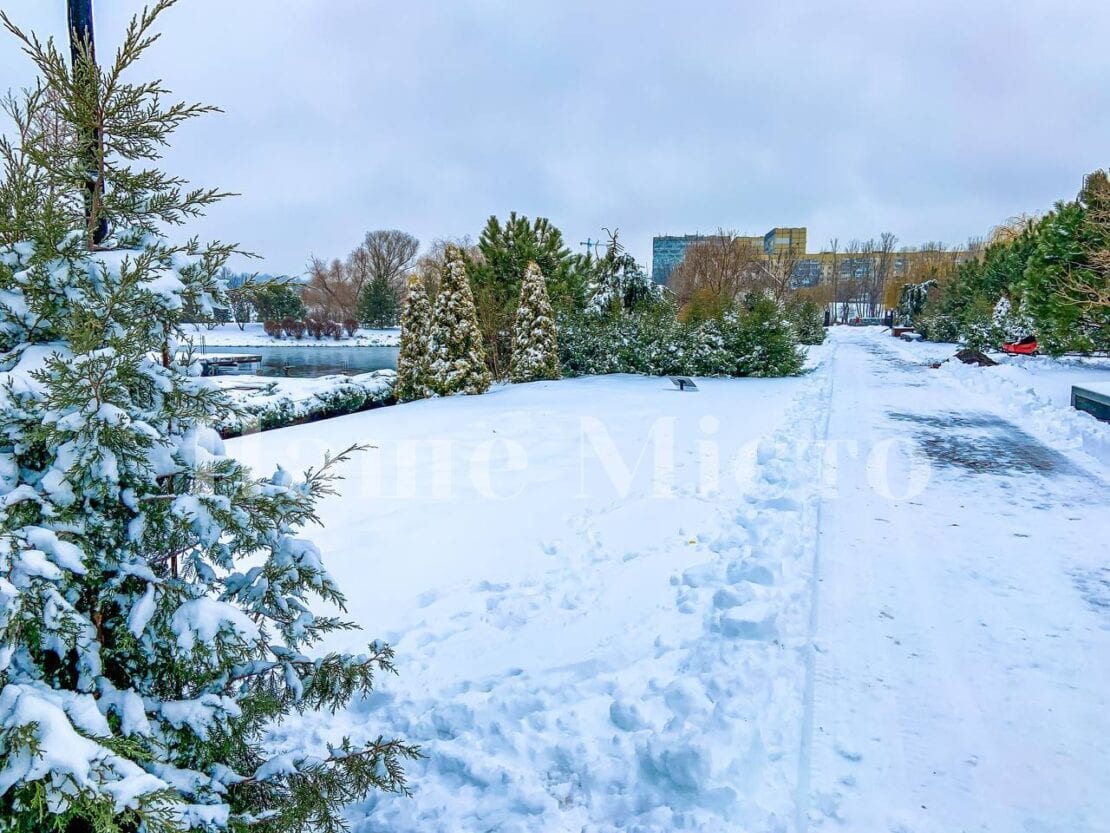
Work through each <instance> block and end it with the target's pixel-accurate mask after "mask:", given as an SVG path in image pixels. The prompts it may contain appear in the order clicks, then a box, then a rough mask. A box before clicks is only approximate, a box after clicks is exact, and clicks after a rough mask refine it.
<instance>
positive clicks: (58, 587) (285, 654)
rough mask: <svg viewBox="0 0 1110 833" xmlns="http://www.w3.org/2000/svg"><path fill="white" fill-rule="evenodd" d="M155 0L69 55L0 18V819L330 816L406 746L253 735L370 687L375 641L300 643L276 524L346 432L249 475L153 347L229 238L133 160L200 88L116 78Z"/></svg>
mask: <svg viewBox="0 0 1110 833" xmlns="http://www.w3.org/2000/svg"><path fill="white" fill-rule="evenodd" d="M169 5H170V3H169V2H165V1H164V0H163V2H159V3H156V4H155V5H154V6H153V7H152V8H150V9H149V10H147V11H144V12H143V14H142V15H141V16H140V17H138V18H136V19H135V20H134V21H133V22H132V24H131V26H130V27H129V29H128V31H127V33H126V36H125V37H124V39H123V45H122V46H121V47H120V50H119V53H118V55H117V56H116V58H115V61H114V62H113V63H112V64H111V65H110V66H108V67H106V68H105V69H103V70H101V69H96V68H95V67H91V66H90V67H89V68H88V71H87V72H86V73H79V74H77V75H76V76H75V75H74V73H73V72H72V71H71V70H70V69H69V67H68V65H67V62H66V60H65V59H64V57H63V56H62V55H61V54H60V53H59V52H58V50H57V49H56V48H55V46H54V44H53V43H52V42H49V41H48V42H46V43H43V42H40V41H39V40H37V39H35V38H34V37H32V36H25V35H23V34H22V33H21V32H20V31H19V30H18V29H17V28H16V27H15V26H14V25H13V24H11V22H10V21H8V20H7V18H4V21H5V23H6V24H7V26H8V28H9V29H10V30H11V31H12V32H13V33H14V34H15V36H16V37H18V38H19V39H20V41H21V42H22V44H23V47H24V49H25V51H26V52H27V53H28V54H29V55H30V56H31V58H32V59H33V60H34V62H35V63H36V65H37V66H38V69H39V72H40V74H41V81H40V85H39V86H38V87H37V88H36V89H34V90H33V91H32V92H31V93H30V95H29V96H28V97H27V99H26V100H25V101H24V102H22V103H21V104H20V105H19V106H18V107H13V108H12V110H13V111H14V112H15V113H16V115H17V124H16V128H15V130H13V131H12V132H11V133H10V134H9V135H11V136H14V137H15V139H13V140H11V141H8V142H5V143H0V158H2V159H3V164H4V171H3V177H4V179H3V181H2V182H0V196H3V199H4V203H3V210H2V211H0V370H3V371H4V372H5V374H6V375H5V382H4V385H3V388H2V389H0V820H2V824H0V827H2V828H3V829H4V830H12V831H19V833H30V832H31V831H40V830H47V831H64V833H85V831H96V832H97V833H116V832H117V831H118V832H120V833H140V832H141V833H169V831H185V830H205V831H211V830H223V829H227V830H232V831H247V830H259V831H267V833H271V832H272V833H276V832H277V831H308V830H312V831H316V830H324V831H332V830H337V829H339V828H341V826H342V820H341V815H340V814H341V805H342V803H343V802H344V801H348V800H351V799H355V798H358V797H360V796H362V795H363V794H365V793H367V792H368V791H370V790H373V789H383V790H394V791H402V790H404V789H405V782H404V774H403V772H402V770H401V767H400V763H401V761H402V760H403V759H404V758H405V757H409V756H413V755H415V754H416V750H415V749H414V748H413V747H411V746H407V745H405V744H403V743H401V742H398V741H395V740H387V739H385V738H377V739H374V740H372V741H371V742H369V743H367V744H360V745H355V744H352V743H351V742H350V741H348V740H347V739H337V743H336V744H335V745H334V746H332V747H328V748H327V749H324V750H303V749H293V750H281V749H276V750H275V749H272V748H271V747H269V746H268V745H266V744H265V743H264V739H265V732H266V727H267V726H268V725H270V724H272V723H273V722H275V721H279V720H281V719H282V718H283V717H284V716H286V715H288V714H290V713H291V712H297V711H303V710H306V709H318V708H327V709H336V708H340V707H342V706H343V705H344V704H345V703H347V702H348V700H349V699H350V698H351V697H352V696H354V695H356V694H359V693H362V692H368V691H370V690H371V687H372V684H373V682H374V676H375V674H376V673H379V672H382V671H386V672H388V671H391V670H392V668H393V666H392V653H391V651H390V649H389V648H388V646H385V645H379V644H376V643H375V644H373V645H371V648H370V650H369V652H368V653H367V654H365V655H359V656H351V655H345V654H336V653H331V654H327V655H324V656H319V657H315V658H313V657H310V656H308V655H307V653H306V652H307V651H308V650H309V649H310V648H311V646H312V645H313V644H314V643H316V642H317V641H318V640H319V639H320V638H321V637H323V636H325V635H326V634H328V633H330V632H333V631H336V630H340V629H344V628H349V627H351V625H350V624H349V623H347V622H345V621H344V620H343V619H341V618H337V617H335V616H330V615H329V616H318V615H316V614H315V613H313V611H312V609H311V607H310V603H311V602H312V600H313V599H315V598H319V599H322V600H324V601H326V602H328V603H330V604H332V605H334V606H338V607H339V608H340V609H341V608H342V606H343V596H342V594H341V592H340V590H339V589H338V587H336V585H335V583H334V582H333V581H332V579H331V578H330V577H329V575H328V574H327V572H326V571H325V570H324V568H323V566H322V563H321V556H320V553H319V551H318V550H317V549H316V547H315V546H313V545H312V544H311V543H310V542H309V541H306V540H303V539H301V538H298V537H297V532H298V530H299V529H300V528H301V527H302V526H304V525H305V524H307V523H308V522H311V521H314V520H315V519H316V515H315V506H316V503H317V502H318V500H319V499H320V498H321V497H322V496H323V495H325V494H328V493H329V492H330V491H331V489H332V487H333V484H334V480H335V477H336V475H335V471H334V466H335V465H336V464H337V463H339V462H340V461H342V460H343V459H344V457H345V456H346V454H347V453H348V452H349V451H350V450H348V452H344V453H342V454H340V455H338V456H337V457H335V458H332V459H330V460H327V461H325V464H324V466H323V467H322V468H321V469H318V470H314V471H312V470H310V471H309V472H306V474H305V476H304V478H303V479H302V480H294V479H293V478H292V477H290V476H289V475H288V474H286V473H285V472H284V471H282V470H281V469H278V471H277V473H276V474H275V475H274V476H273V477H271V478H268V479H263V480H256V479H254V478H253V477H252V475H251V473H250V472H249V470H247V469H246V468H244V467H243V466H242V465H240V464H239V463H237V462H236V461H235V460H233V459H231V458H229V457H227V456H226V455H225V454H224V450H223V447H222V444H221V442H220V439H219V437H218V435H217V434H216V433H215V432H214V431H213V430H212V429H211V428H209V427H208V426H209V425H210V424H211V423H212V422H213V420H214V419H215V418H217V417H218V416H220V415H221V414H224V413H225V412H226V411H227V410H228V409H229V408H230V407H231V406H230V404H229V403H228V401H227V400H226V398H225V397H224V396H223V395H222V394H221V393H219V392H218V391H217V390H216V389H214V388H212V387H210V386H208V385H207V384H206V383H204V382H203V381H202V380H201V379H200V378H199V374H198V373H197V372H196V369H197V368H196V365H191V364H189V363H188V362H187V361H186V360H183V359H179V358H178V357H177V356H176V351H175V350H174V342H175V340H176V339H178V338H180V337H181V334H182V328H181V324H182V316H183V310H184V309H186V307H187V306H189V305H190V304H192V305H198V306H200V307H202V308H204V307H208V308H210V307H211V306H212V305H213V304H214V303H216V302H218V301H219V300H220V296H221V289H220V287H219V285H218V280H217V277H216V276H217V273H218V272H219V270H220V269H221V268H222V267H223V266H224V264H225V262H226V261H227V258H228V256H229V254H230V253H231V252H232V247H231V246H229V245H225V244H219V243H216V244H211V245H207V246H201V245H200V244H199V243H198V242H197V241H196V240H195V239H194V240H191V241H188V242H186V243H184V244H175V243H172V242H170V240H169V239H168V237H167V236H166V230H167V229H169V228H173V227H174V226H176V225H178V224H180V223H181V222H182V221H183V220H185V219H186V218H188V217H190V216H194V215H196V214H199V213H200V212H201V211H202V210H203V208H204V206H206V205H208V204H210V203H211V202H213V201H214V200H216V199H218V197H219V196H220V195H219V194H218V193H217V192H214V191H205V190H189V189H186V188H185V187H184V183H182V181H181V180H179V179H177V178H175V177H172V176H168V175H166V174H163V173H161V172H159V171H157V170H156V169H154V168H153V167H152V164H151V160H152V159H155V158H156V157H157V151H158V149H159V148H160V147H161V146H162V145H164V144H166V142H167V141H168V138H169V136H170V134H171V133H172V131H173V129H174V128H175V127H176V126H177V125H178V124H180V123H181V122H182V121H183V120H186V119H188V118H191V117H192V116H195V115H199V114H200V113H203V112H206V111H207V110H208V109H209V108H206V107H200V106H193V105H180V104H172V105H167V104H166V103H165V102H164V101H163V96H164V90H163V89H162V87H161V85H160V84H159V83H157V82H155V83H145V84H144V83H138V84H134V83H130V82H126V81H124V80H123V78H124V73H125V71H126V70H128V69H129V68H131V67H132V65H133V64H134V63H135V62H136V60H137V59H138V58H139V57H140V56H141V55H142V53H143V52H144V51H145V50H146V49H147V48H148V47H149V46H150V45H151V44H152V43H153V42H154V40H155V38H156V36H155V35H153V34H152V33H151V28H152V26H153V24H154V22H155V19H156V18H157V16H158V15H159V14H160V13H161V12H162V11H163V10H164V9H165V8H166V7H167V6H169ZM43 124H46V125H51V124H60V125H62V126H63V127H65V128H67V129H64V130H61V131H56V130H43V129H41V127H40V125H43ZM94 127H95V128H99V130H100V131H101V136H102V138H103V146H102V147H100V148H98V150H97V154H98V157H97V163H96V176H95V177H94V187H95V190H94V192H93V193H92V194H91V195H90V206H91V209H92V214H93V216H92V218H91V220H90V218H89V217H88V216H86V214H85V200H84V197H85V191H84V189H85V187H86V184H87V177H86V173H87V165H86V163H85V159H84V156H83V154H84V153H85V152H86V150H87V148H86V147H84V146H83V145H82V144H81V143H79V142H75V141H71V140H68V139H67V137H68V136H87V135H91V133H92V132H93V131H92V129H91V128H94ZM32 186H33V187H32ZM104 223H106V224H107V228H108V229H109V230H110V235H109V236H108V237H107V238H104V239H100V242H99V243H97V242H96V241H97V240H98V239H99V234H98V233H94V232H95V230H96V229H98V228H103V227H104ZM247 557H249V558H250V566H249V567H248V566H245V565H244V559H245V558H247ZM313 753H315V754H313Z"/></svg>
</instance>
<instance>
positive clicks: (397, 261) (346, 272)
mask: <svg viewBox="0 0 1110 833" xmlns="http://www.w3.org/2000/svg"><path fill="white" fill-rule="evenodd" d="M419 248H420V241H419V240H417V239H416V238H415V237H413V236H412V235H411V234H408V233H407V232H404V231H398V230H396V229H381V230H378V231H370V232H367V233H366V237H364V238H363V240H362V242H361V243H360V244H359V245H358V246H356V247H355V248H354V250H352V251H351V253H350V254H349V255H347V259H346V260H345V261H341V260H338V259H335V260H332V261H331V262H330V263H328V262H326V261H323V260H321V259H319V258H313V259H312V261H311V262H310V264H309V282H308V284H307V285H306V286H305V288H304V302H305V306H306V307H308V308H309V310H310V311H311V312H312V313H314V314H315V315H317V316H320V317H322V318H326V319H328V320H330V321H344V320H347V319H357V318H358V299H359V296H360V295H361V294H362V291H363V289H364V288H365V287H367V286H369V285H370V283H371V282H372V281H374V280H384V281H385V282H386V283H388V284H389V286H390V289H391V290H392V291H393V292H394V293H395V294H396V295H397V296H398V298H399V297H400V295H401V293H402V292H403V289H404V281H405V279H406V278H407V277H408V275H409V273H410V272H411V271H412V269H413V266H414V264H415V260H416V253H417V251H418V250H419Z"/></svg>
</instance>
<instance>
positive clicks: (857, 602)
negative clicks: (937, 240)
mask: <svg viewBox="0 0 1110 833" xmlns="http://www.w3.org/2000/svg"><path fill="white" fill-rule="evenodd" d="M888 345H889V340H880V339H879V338H877V337H876V336H875V335H874V334H871V333H867V332H860V333H852V332H846V331H843V330H842V331H839V332H838V333H837V350H836V354H835V358H834V359H833V361H832V368H833V373H834V376H835V387H834V393H833V397H832V409H831V414H830V419H829V432H828V436H829V440H830V443H831V447H835V448H837V450H838V452H839V454H838V455H837V456H838V460H837V463H836V464H835V465H828V466H827V468H826V476H825V487H826V493H825V499H824V500H823V503H822V506H821V522H820V541H819V555H818V568H817V573H818V579H819V580H818V587H817V593H816V598H817V610H816V617H815V620H816V633H815V647H816V652H815V657H814V659H815V665H814V669H813V670H814V675H813V690H812V701H811V702H810V704H809V706H810V708H811V709H812V714H811V734H810V742H811V744H812V747H811V748H809V747H808V744H807V745H805V748H804V750H803V760H805V759H808V760H809V761H810V765H809V767H805V766H804V765H803V767H802V768H801V771H800V779H799V781H800V786H801V788H802V792H803V793H804V794H805V795H803V796H802V798H803V802H804V801H805V796H806V795H808V804H804V803H803V804H802V805H801V806H800V812H799V825H798V826H799V829H806V828H807V827H808V828H809V829H822V830H825V829H828V830H834V829H835V830H848V831H860V832H861V833H877V832H878V831H892V833H903V832H904V833H924V831H944V832H945V833H948V831H1030V832H1033V831H1036V832H1037V833H1047V832H1048V831H1060V833H1064V832H1065V831H1067V833H1082V831H1105V830H1110V746H1108V744H1107V739H1108V738H1110V708H1108V706H1110V562H1108V561H1107V552H1108V549H1110V547H1108V545H1107V541H1108V540H1110V512H1108V510H1107V488H1108V487H1107V484H1106V483H1105V482H1100V481H1099V479H1098V476H1097V475H1093V474H1091V473H1090V471H1088V470H1085V469H1084V468H1083V466H1084V462H1085V461H1079V462H1077V461H1075V460H1073V459H1071V458H1069V457H1066V456H1064V455H1062V454H1060V453H1058V452H1056V451H1054V450H1051V449H1049V448H1048V447H1046V446H1045V445H1043V444H1041V443H1040V442H1039V441H1037V440H1036V439H1034V438H1033V437H1031V436H1029V435H1028V434H1025V433H1023V432H1021V431H1020V430H1018V429H1017V428H1016V427H1015V426H1014V425H1013V424H1012V423H1010V422H1008V421H1007V420H1006V419H1005V418H1003V417H1002V416H1000V414H1001V413H1003V410H1002V409H1001V408H1000V407H999V405H998V404H996V403H994V402H991V401H990V400H988V399H987V398H986V397H981V396H979V395H977V394H975V393H972V392H969V391H968V390H967V389H966V388H965V387H963V386H960V385H958V384H957V383H956V382H955V381H954V380H953V379H952V378H950V377H949V376H947V375H946V374H942V373H937V372H935V371H930V370H929V369H927V368H925V367H924V366H921V365H913V364H910V363H907V362H906V361H905V360H904V359H903V358H901V357H900V356H901V355H904V353H901V354H900V353H899V352H898V351H897V350H895V349H893V346H888ZM892 441H893V444H891V442H892ZM853 446H855V447H856V448H858V455H857V457H856V458H855V459H852V457H851V456H850V453H849V452H850V450H851V449H852V448H853ZM884 451H885V452H889V453H887V454H886V460H885V462H886V465H883V464H882V463H883V455H884ZM1087 462H1089V461H1087ZM926 464H927V465H926ZM884 473H885V477H884ZM926 473H927V475H928V478H929V479H928V482H926V483H922V482H921V481H920V479H918V480H917V481H915V478H921V477H923V476H924V475H925V474H926ZM896 498H901V499H896ZM802 811H805V812H802Z"/></svg>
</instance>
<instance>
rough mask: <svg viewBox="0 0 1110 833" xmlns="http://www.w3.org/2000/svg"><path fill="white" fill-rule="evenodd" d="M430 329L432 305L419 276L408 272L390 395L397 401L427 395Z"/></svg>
mask: <svg viewBox="0 0 1110 833" xmlns="http://www.w3.org/2000/svg"><path fill="white" fill-rule="evenodd" d="M431 328H432V305H431V303H429V301H428V293H427V291H426V290H425V289H424V281H423V280H422V279H421V278H420V276H419V275H415V274H413V275H409V278H408V290H407V291H406V293H405V301H404V304H403V305H402V308H401V350H400V352H399V353H398V354H397V385H396V387H395V388H394V390H393V393H394V396H396V397H397V399H398V400H399V401H401V402H407V401H409V400H412V399H422V398H423V397H425V396H427V395H428V389H429V379H428V372H429V365H430V363H431V361H430V358H429V355H428V346H429V345H428V340H429V336H430V334H431Z"/></svg>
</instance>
